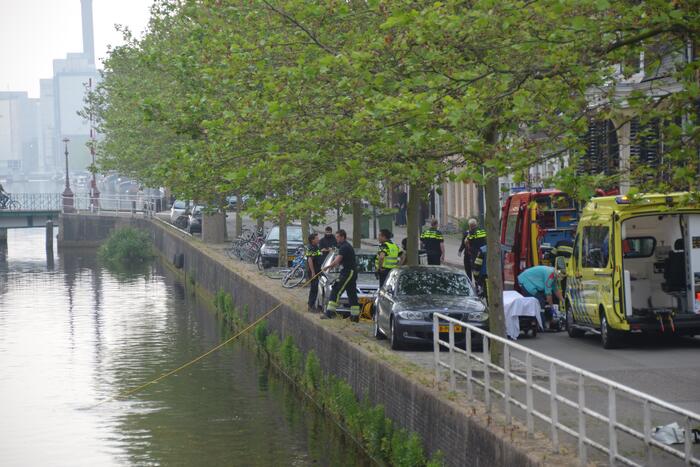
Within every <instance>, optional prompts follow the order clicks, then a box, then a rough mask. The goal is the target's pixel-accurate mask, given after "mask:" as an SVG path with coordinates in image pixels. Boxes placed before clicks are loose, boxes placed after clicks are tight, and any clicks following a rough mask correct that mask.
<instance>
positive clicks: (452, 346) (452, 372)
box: [449, 321, 456, 391]
mask: <svg viewBox="0 0 700 467" xmlns="http://www.w3.org/2000/svg"><path fill="white" fill-rule="evenodd" d="M449 323H450V391H454V390H455V387H456V384H455V325H454V323H453V322H452V321H450V322H449Z"/></svg>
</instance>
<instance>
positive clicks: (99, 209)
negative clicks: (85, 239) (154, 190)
mask: <svg viewBox="0 0 700 467" xmlns="http://www.w3.org/2000/svg"><path fill="white" fill-rule="evenodd" d="M62 201H63V198H62ZM65 201H67V202H68V203H67V205H71V204H72V208H71V207H69V208H67V209H66V210H67V211H69V212H75V213H80V212H90V213H94V214H110V215H137V214H138V215H144V216H147V217H150V216H153V215H154V214H155V213H156V212H157V211H158V210H160V207H161V206H162V204H163V200H162V199H161V198H156V197H151V196H145V195H129V194H120V195H106V196H105V195H100V197H99V198H95V197H93V196H91V195H90V193H78V194H75V195H74V196H73V197H72V198H67V199H66V200H65Z"/></svg>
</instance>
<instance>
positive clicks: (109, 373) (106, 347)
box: [0, 229, 368, 466]
mask: <svg viewBox="0 0 700 467" xmlns="http://www.w3.org/2000/svg"><path fill="white" fill-rule="evenodd" d="M226 332H227V331H226V330H225V329H223V327H222V326H221V324H220V322H219V321H218V319H217V318H216V316H215V315H214V314H213V313H212V312H211V310H210V309H209V308H208V307H206V306H204V305H203V304H201V303H198V301H197V299H196V297H194V296H192V295H190V294H189V293H187V292H186V291H185V289H184V287H183V285H182V284H180V283H179V282H178V281H177V280H175V279H174V277H172V276H171V275H170V273H169V272H168V271H167V270H165V269H164V268H163V267H162V266H161V265H159V264H154V266H153V267H152V268H151V270H150V272H149V273H148V274H146V275H141V276H137V277H131V278H125V277H122V276H115V275H113V274H112V273H110V272H108V271H107V270H105V269H103V268H102V267H100V266H99V264H98V262H97V260H96V254H95V251H94V250H67V251H62V252H56V253H55V254H54V255H51V256H49V257H47V254H46V252H45V251H44V232H43V230H40V229H26V230H10V231H9V242H8V248H7V249H0V369H1V370H0V465H2V466H38V465H52V466H53V465H66V466H79V465H85V466H110V465H149V466H151V465H167V466H170V465H183V466H187V465H192V466H220V465H222V466H223V465H235V466H239V465H240V466H247V465H251V466H257V465H260V466H263V465H264V466H267V465H275V466H277V465H295V466H297V465H298V466H303V465H367V464H368V460H367V459H366V458H365V457H364V456H363V454H361V453H360V452H358V450H357V449H356V446H355V445H354V444H353V443H352V442H351V441H350V440H349V439H348V438H347V437H345V436H344V435H343V434H342V432H341V431H340V430H339V429H338V428H337V427H336V426H335V425H334V424H333V423H332V422H330V421H328V420H327V419H326V418H325V417H324V416H323V415H322V414H320V413H319V412H318V411H317V410H315V408H314V407H313V406H312V405H311V404H310V403H309V402H308V401H306V400H304V399H302V398H300V397H299V395H298V394H297V392H296V391H295V390H294V389H293V388H292V387H290V385H289V384H288V383H287V382H286V381H283V380H281V379H280V378H279V377H278V376H277V375H275V374H271V373H270V372H269V369H268V368H267V367H266V365H265V363H264V361H263V359H261V358H259V357H258V356H256V355H255V352H254V351H253V350H251V349H250V348H248V347H247V346H245V345H241V344H240V343H239V344H236V343H234V344H231V345H229V346H227V347H225V348H224V349H222V350H221V351H219V352H217V353H215V354H213V355H212V356H211V357H209V358H207V359H205V360H204V361H202V362H200V363H198V364H196V365H194V366H192V367H189V368H187V369H186V370H184V371H183V372H181V373H179V374H177V375H175V376H173V377H170V378H167V379H165V380H164V381H162V382H161V383H158V384H157V385H154V386H151V387H149V388H147V389H146V390H144V391H143V392H141V393H138V394H135V395H133V396H132V397H129V398H128V399H127V400H119V401H109V402H106V403H104V404H102V405H99V406H96V407H95V406H94V404H96V403H98V402H100V401H102V400H104V399H107V398H110V397H112V396H114V395H116V394H117V393H119V392H122V391H125V390H127V389H130V388H132V387H135V386H138V385H140V384H142V383H144V382H146V381H148V380H150V379H152V378H154V377H156V376H157V375H159V374H160V373H162V372H163V371H165V370H169V369H172V368H175V367H177V366H179V365H180V364H182V363H183V362H186V361H188V360H190V359H192V358H194V357H195V356H197V355H199V354H201V353H203V352H204V351H206V350H207V349H209V348H211V347H213V346H214V345H216V344H217V343H219V342H221V340H222V338H224V337H225V335H226Z"/></svg>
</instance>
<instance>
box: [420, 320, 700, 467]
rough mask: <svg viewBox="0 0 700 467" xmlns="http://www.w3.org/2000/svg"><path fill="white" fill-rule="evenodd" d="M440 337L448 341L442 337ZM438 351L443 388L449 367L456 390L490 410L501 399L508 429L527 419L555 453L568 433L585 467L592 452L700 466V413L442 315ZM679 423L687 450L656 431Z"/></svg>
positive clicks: (436, 325) (619, 459) (621, 460)
mask: <svg viewBox="0 0 700 467" xmlns="http://www.w3.org/2000/svg"><path fill="white" fill-rule="evenodd" d="M456 327H461V328H462V329H461V330H464V331H465V335H464V338H465V342H464V347H463V348H462V346H461V345H460V346H458V345H456V344H455V334H456V331H455V328H456ZM441 328H442V329H441ZM440 331H442V334H443V335H445V334H447V336H448V341H444V340H443V339H441V338H440ZM457 332H459V331H457ZM459 335H460V336H461V335H462V334H461V333H460V334H459ZM496 343H498V344H500V345H502V346H503V358H502V362H493V361H492V360H491V354H490V347H491V346H493V345H494V344H496ZM472 344H481V351H480V352H479V351H477V352H475V351H473V350H472ZM441 348H447V349H448V351H449V353H448V354H447V362H444V361H442V359H441V355H440V350H441ZM433 350H434V361H435V378H436V382H437V383H438V384H439V383H440V382H441V379H442V374H441V373H442V372H441V369H442V368H447V370H448V372H447V373H448V381H449V389H450V390H451V391H453V392H457V391H459V392H461V391H464V392H465V393H466V396H467V398H468V399H469V400H474V399H480V400H482V401H483V402H484V403H485V405H486V410H487V412H489V413H491V411H492V408H493V404H494V398H496V397H497V398H500V399H501V403H502V404H503V413H504V414H505V421H506V424H507V425H511V423H512V420H513V418H514V417H516V418H519V419H521V421H524V422H525V424H526V427H527V431H528V433H529V434H530V435H532V434H534V430H535V421H538V424H543V425H544V431H549V433H550V438H551V442H552V447H553V450H554V451H555V452H559V444H560V443H559V435H560V433H564V434H566V435H569V436H571V437H572V439H573V440H575V441H574V442H576V443H577V444H578V455H579V461H580V464H581V465H587V462H588V449H589V447H592V448H594V449H595V450H597V451H598V452H600V453H602V454H603V455H605V456H606V457H607V458H608V462H609V464H610V465H620V464H623V465H630V466H641V465H673V462H678V463H680V464H681V465H683V464H684V465H696V466H699V465H700V458H699V457H698V450H697V448H694V446H693V437H694V434H695V433H694V432H693V428H695V427H696V426H697V425H698V424H699V423H700V414H697V413H693V412H691V411H689V410H686V409H683V408H681V407H678V406H676V405H673V404H670V403H668V402H665V401H663V400H661V399H658V398H656V397H654V396H651V395H649V394H646V393H643V392H641V391H637V390H635V389H632V388H630V387H627V386H625V385H623V384H620V383H617V382H615V381H612V380H610V379H607V378H604V377H602V376H599V375H597V374H594V373H591V372H589V371H586V370H583V369H581V368H578V367H576V366H574V365H570V364H568V363H566V362H563V361H561V360H558V359H556V358H553V357H550V356H548V355H545V354H542V353H540V352H536V351H534V350H531V349H529V348H527V347H525V346H523V345H520V344H517V343H515V342H514V341H511V340H508V339H504V338H502V337H499V336H496V335H495V334H492V333H490V332H487V331H484V330H482V329H479V328H477V327H474V326H472V325H470V324H468V323H465V322H462V321H460V320H457V319H454V318H450V317H449V316H446V315H443V314H441V313H434V314H433ZM563 351H564V352H566V351H567V350H566V349H563ZM620 371H624V369H621V370H620ZM458 384H459V387H458ZM671 384H673V382H672V381H669V385H671ZM671 422H677V423H678V424H679V427H680V429H682V430H683V432H681V431H680V430H676V431H675V433H676V434H680V433H682V435H681V436H680V439H677V440H675V441H676V442H675V443H674V444H678V445H682V448H680V449H677V448H675V447H673V446H672V445H669V444H665V443H662V442H660V441H658V440H657V439H655V437H654V436H653V431H654V427H655V425H657V424H658V425H667V424H669V423H671Z"/></svg>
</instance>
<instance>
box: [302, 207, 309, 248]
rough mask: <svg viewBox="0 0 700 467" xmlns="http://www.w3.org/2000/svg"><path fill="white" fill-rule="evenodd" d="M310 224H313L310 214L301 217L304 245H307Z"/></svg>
mask: <svg viewBox="0 0 700 467" xmlns="http://www.w3.org/2000/svg"><path fill="white" fill-rule="evenodd" d="M309 223H311V220H310V219H309V215H308V214H304V215H303V216H301V238H302V240H303V241H304V243H306V242H307V241H308V240H307V239H308V238H309Z"/></svg>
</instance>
